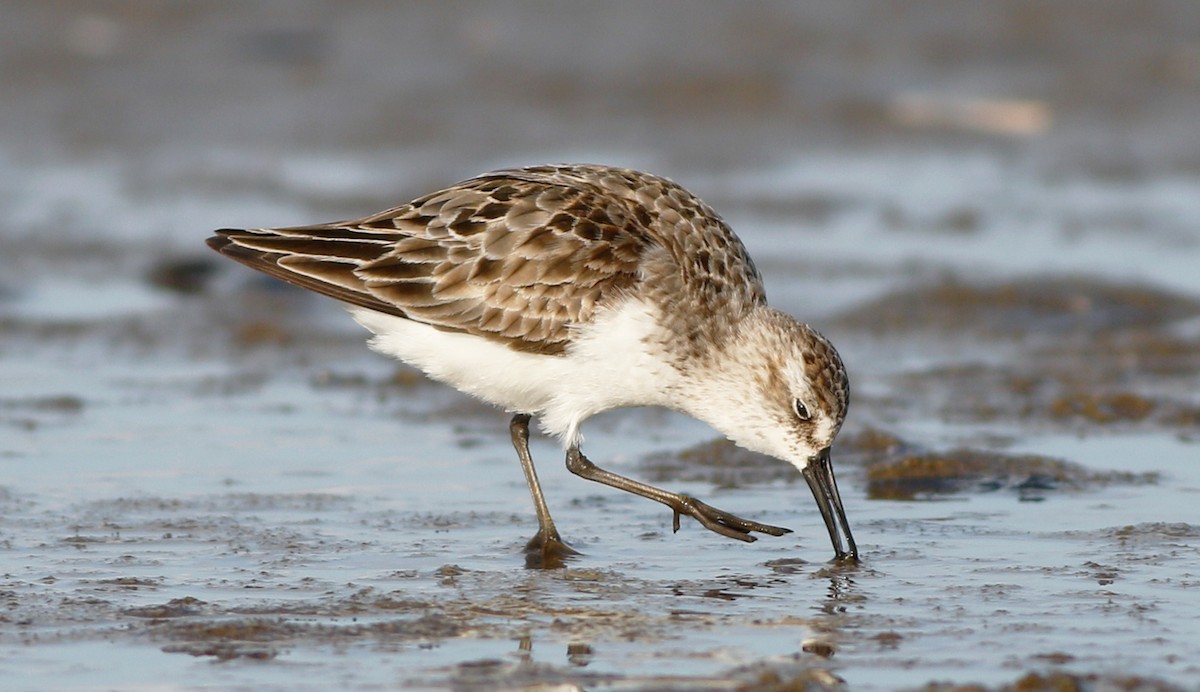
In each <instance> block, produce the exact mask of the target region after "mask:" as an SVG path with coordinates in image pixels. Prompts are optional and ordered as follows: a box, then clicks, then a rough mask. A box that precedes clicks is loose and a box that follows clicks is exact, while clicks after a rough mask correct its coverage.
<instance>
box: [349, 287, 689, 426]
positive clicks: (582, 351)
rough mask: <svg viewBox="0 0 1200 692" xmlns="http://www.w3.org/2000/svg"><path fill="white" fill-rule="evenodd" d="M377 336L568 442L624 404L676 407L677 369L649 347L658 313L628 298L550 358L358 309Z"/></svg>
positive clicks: (379, 346)
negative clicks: (593, 420)
mask: <svg viewBox="0 0 1200 692" xmlns="http://www.w3.org/2000/svg"><path fill="white" fill-rule="evenodd" d="M350 312H351V314H352V315H353V316H354V319H355V320H357V321H358V323H359V324H361V325H363V326H364V327H366V328H367V329H369V330H370V331H371V332H373V333H374V334H375V336H374V337H373V338H372V339H371V341H370V345H371V348H372V349H374V350H376V351H378V352H380V353H384V354H386V355H389V356H392V357H394V358H398V359H400V360H402V361H404V362H405V363H408V364H409V365H412V366H414V367H416V368H419V369H420V370H421V371H422V372H424V373H425V374H426V375H428V376H429V377H432V378H433V379H435V380H438V381H439V382H444V383H446V384H448V385H450V386H452V387H454V388H455V389H458V390H459V391H462V392H466V393H467V394H471V395H473V396H475V397H478V398H480V399H482V400H484V401H487V402H489V403H491V404H494V405H496V406H500V407H502V408H504V409H506V410H508V411H510V412H514V413H516V412H520V413H529V414H532V415H534V416H536V417H538V419H539V422H540V423H541V427H542V428H543V429H544V430H546V432H548V433H550V434H552V435H556V436H558V437H559V438H560V439H562V441H563V444H564V445H571V444H576V443H578V442H579V439H580V438H579V425H580V424H581V423H582V422H583V421H584V420H585V419H587V418H588V417H590V416H592V415H595V414H597V413H600V412H601V411H606V410H608V409H613V408H619V407H621V406H668V407H673V406H672V401H673V397H672V395H673V394H674V390H675V385H676V383H677V377H678V376H677V373H676V371H675V370H674V369H673V368H671V367H670V366H669V365H667V364H666V362H665V361H664V359H663V358H662V357H661V355H659V354H657V353H656V352H654V350H653V349H651V348H648V347H647V345H646V343H645V337H646V336H647V335H648V334H649V333H651V331H652V330H653V328H654V326H655V320H654V313H653V312H652V309H651V308H649V306H647V305H645V304H643V303H640V302H638V301H627V302H625V303H622V304H621V305H620V306H618V307H617V308H616V309H613V310H607V311H604V312H602V313H599V314H598V315H597V318H596V319H595V320H594V321H593V322H591V323H590V324H588V325H585V326H582V327H580V328H579V329H578V330H577V331H575V332H574V333H573V334H572V342H571V345H570V346H569V347H568V349H567V352H566V353H565V354H563V355H559V356H548V355H540V354H533V353H523V352H520V351H514V350H513V349H510V348H508V347H507V346H505V345H504V344H502V343H500V342H497V341H492V340H490V339H486V338H483V337H477V336H472V335H469V334H462V333H456V332H445V331H441V330H438V329H434V328H433V327H431V326H429V325H427V324H422V323H420V322H414V321H412V320H407V319H404V318H402V317H395V316H392V315H385V314H382V313H378V312H374V311H372V310H366V309H364V308H351V309H350Z"/></svg>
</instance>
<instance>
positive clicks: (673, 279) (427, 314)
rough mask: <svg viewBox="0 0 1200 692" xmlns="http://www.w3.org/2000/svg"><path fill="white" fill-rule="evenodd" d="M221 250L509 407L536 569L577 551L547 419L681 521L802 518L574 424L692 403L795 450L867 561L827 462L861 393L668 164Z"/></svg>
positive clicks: (731, 528) (690, 410)
mask: <svg viewBox="0 0 1200 692" xmlns="http://www.w3.org/2000/svg"><path fill="white" fill-rule="evenodd" d="M208 244H209V245H210V246H211V247H212V248H213V249H215V250H217V251H218V252H220V253H221V254H223V255H225V256H227V257H230V258H232V259H235V260H237V261H239V262H241V263H243V264H246V265H248V266H250V267H252V268H254V269H257V270H259V271H262V272H265V273H267V274H269V275H271V276H274V277H276V278H279V279H282V280H284V281H286V282H288V283H291V284H295V285H297V286H302V287H304V288H308V289H311V290H314V291H316V292H318V293H322V294H325V295H327V296H330V297H332V298H335V299H337V300H339V301H341V302H343V303H345V304H346V305H347V307H348V308H349V310H350V312H351V314H352V315H353V317H354V319H355V320H357V321H358V322H359V324H361V325H362V326H364V327H366V328H367V329H368V330H369V331H370V332H372V334H373V336H372V337H371V339H370V346H371V348H373V349H374V350H376V351H378V352H380V353H384V354H387V355H389V356H393V357H395V358H398V359H399V360H401V361H403V362H405V363H408V364H410V365H412V366H415V367H416V368H418V369H420V370H422V371H423V372H424V373H425V374H426V375H427V376H429V377H431V378H433V379H434V380H437V381H440V382H444V383H446V384H449V385H450V386H452V387H455V388H457V389H459V390H460V391H463V392H466V393H468V394H471V395H473V396H475V397H478V398H479V399H482V400H483V401H486V402H489V403H491V404H493V405H495V406H498V407H501V408H503V409H505V410H506V411H508V412H509V413H511V414H512V419H511V422H510V424H509V431H510V434H511V436H512V443H513V446H514V447H515V449H516V452H517V456H518V458H519V459H520V461H521V467H522V469H523V470H524V473H525V480H526V482H527V483H528V485H529V491H530V494H531V495H532V497H533V504H534V508H535V510H536V513H537V519H538V531H537V534H536V535H535V536H534V537H533V539H532V540H530V541H529V543H528V544H527V546H526V556H527V563H528V564H529V565H530V566H535V567H536V566H560V565H561V564H562V563H563V558H564V557H566V556H571V555H575V554H577V553H576V551H574V550H573V549H572V548H570V547H569V546H568V545H567V544H566V543H565V542H564V541H563V540H562V538H561V537H560V535H559V533H558V530H557V529H556V527H555V525H554V521H553V520H552V519H551V517H550V510H549V509H548V507H547V505H546V500H545V498H544V497H543V495H542V489H541V485H540V484H539V482H538V477H537V472H536V470H535V469H534V465H533V458H532V456H531V455H530V453H529V422H530V419H531V417H533V416H537V417H538V418H539V420H540V422H541V426H542V428H543V429H544V430H545V431H546V432H547V433H549V434H551V435H554V436H556V437H557V438H559V440H561V442H562V444H563V447H564V449H565V451H566V464H567V468H568V469H570V471H571V472H573V473H575V474H576V475H579V476H582V477H583V478H586V479H588V480H592V481H597V482H599V483H603V484H605V485H610V486H612V487H614V488H619V489H621V490H625V491H628V492H631V493H634V494H636V495H640V496H642V497H645V498H649V499H651V500H655V501H657V502H661V503H662V504H664V505H666V506H668V507H670V508H671V510H672V511H673V512H674V517H673V521H672V526H673V529H674V530H675V531H678V530H679V518H680V516H681V515H688V516H690V517H692V518H694V519H696V520H697V521H698V522H700V524H701V525H703V526H704V527H705V528H707V529H710V530H712V531H714V532H716V533H719V534H721V535H722V536H728V537H730V538H736V539H739V540H743V541H747V542H751V541H754V540H755V537H754V536H752V535H751V534H752V533H763V534H769V535H772V536H781V535H783V534H785V533H789V532H790V529H785V528H781V527H777V526H770V525H767V524H761V523H759V522H756V521H750V520H747V519H743V518H741V517H738V516H735V515H733V514H730V513H729V512H725V511H722V510H719V509H717V508H715V507H712V506H710V505H707V504H705V503H703V502H701V501H700V500H698V499H696V498H694V497H691V496H689V495H682V494H679V493H673V492H668V491H666V490H661V489H659V488H656V487H654V486H652V485H648V484H646V483H642V482H639V481H636V480H633V479H631V478H627V477H625V476H620V475H618V474H615V473H613V472H611V471H606V470H605V469H603V468H600V467H599V466H597V465H595V464H594V463H592V462H591V460H589V459H588V458H587V457H586V456H584V454H583V452H582V451H581V449H580V443H581V442H582V439H583V438H582V436H581V435H580V426H581V425H582V423H583V422H584V421H585V420H586V419H587V418H588V417H590V416H592V415H595V414H597V413H600V412H602V411H607V410H609V409H614V408H619V407H624V406H662V407H666V408H669V409H674V410H676V411H681V412H683V413H686V414H688V415H691V416H694V417H695V418H698V419H700V420H702V421H704V422H706V423H708V424H709V425H711V426H712V427H713V428H715V429H716V430H718V431H720V432H722V433H724V434H725V435H726V436H727V437H729V439H731V440H732V441H733V442H734V443H736V444H738V445H740V446H742V447H745V448H747V449H750V450H753V451H756V452H761V453H764V454H768V455H771V456H773V457H776V458H778V459H782V460H784V461H787V462H790V463H792V464H793V465H794V466H795V467H796V468H797V469H799V471H800V473H801V474H802V475H803V477H804V479H805V481H806V482H807V483H808V486H809V488H810V489H811V490H812V493H813V496H814V497H815V498H816V501H817V506H818V508H819V509H820V512H821V516H822V518H823V519H824V521H825V526H826V528H827V529H828V531H829V537H830V540H831V541H832V542H833V548H834V553H835V559H837V560H851V561H856V560H857V559H858V549H857V547H856V546H855V543H854V537H853V536H852V535H851V533H850V526H849V524H848V522H847V520H846V514H845V511H844V509H843V506H842V500H841V497H840V495H839V493H838V488H837V483H836V481H835V479H834V474H833V466H832V463H831V461H830V446H831V445H832V443H833V440H834V437H835V436H836V435H837V433H838V431H839V430H840V429H841V426H842V421H843V420H844V419H845V416H846V407H847V404H848V403H849V383H848V380H847V377H846V371H845V368H844V366H843V365H842V361H841V358H840V357H839V356H838V353H837V351H836V350H834V348H833V345H832V344H830V343H829V341H828V340H827V339H825V338H824V337H823V336H821V335H820V334H819V333H817V332H816V331H815V330H814V329H812V328H811V327H809V326H808V325H806V324H802V323H800V322H798V321H797V320H795V319H794V318H792V317H790V316H788V315H786V314H784V313H782V312H779V311H778V310H775V309H774V308H771V307H769V306H768V305H767V300H766V293H765V291H764V289H763V282H762V278H761V277H760V276H759V273H758V270H757V269H756V268H755V266H754V263H753V261H752V260H751V259H750V256H749V254H748V253H747V252H746V248H745V247H744V246H743V245H742V242H741V240H739V239H738V237H737V236H736V235H735V234H734V233H733V231H732V230H731V229H730V228H729V226H728V225H727V224H726V223H725V222H724V221H723V220H722V219H721V217H719V216H718V215H717V213H716V212H715V211H713V210H712V209H711V208H710V207H709V206H708V205H706V204H705V203H703V202H702V201H700V200H699V199H698V198H697V197H695V196H694V195H692V194H691V193H690V192H688V191H687V190H685V189H683V188H682V187H680V186H679V185H677V184H675V183H673V182H671V181H669V180H667V179H665V178H660V177H657V176H654V175H650V174H646V173H641V172H638V171H633V170H628V169H623V168H611V167H605V166H595V165H547V166H533V167H528V168H518V169H509V170H500V171H495V172H492V173H486V174H484V175H480V176H478V177H475V178H471V179H470V180H465V181H463V182H460V183H458V184H456V185H452V186H450V187H448V188H446V189H444V190H439V191H437V192H433V193H430V194H428V195H425V196H423V197H419V198H417V199H416V200H413V201H412V202H409V203H408V204H403V205H401V206H398V207H395V208H392V209H388V210H387V211H383V212H380V213H378V214H374V215H371V216H366V217H363V218H360V219H355V220H352V221H340V222H336V223H327V224H320V225H313V226H300V227H294V228H252V229H223V230H218V231H216V235H214V236H213V237H211V238H209V239H208ZM839 531H840V533H839ZM843 537H844V539H845V541H844V542H843Z"/></svg>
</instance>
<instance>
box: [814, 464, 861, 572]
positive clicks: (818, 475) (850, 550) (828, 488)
mask: <svg viewBox="0 0 1200 692" xmlns="http://www.w3.org/2000/svg"><path fill="white" fill-rule="evenodd" d="M800 473H802V474H803V475H804V480H805V481H807V482H808V487H809V488H810V489H812V494H813V497H814V498H816V500H817V508H818V509H820V510H821V518H822V519H824V520H825V528H827V529H829V540H831V541H833V551H834V553H835V557H834V559H836V560H845V559H850V560H853V561H855V562H858V546H856V545H854V536H852V535H851V534H850V524H849V522H847V521H846V510H845V509H843V508H842V496H841V495H839V494H838V487H837V481H836V480H835V479H834V477H833V462H832V461H831V460H830V458H829V448H828V447H826V448H825V449H822V450H821V452H820V453H819V454H817V455H816V456H815V457H812V458H811V459H809V460H808V465H807V466H805V467H804V470H803V471H801V472H800ZM835 516H836V517H837V519H836V523H835V520H834V517H835ZM839 527H840V528H841V534H840V535H839V534H838V528H839ZM842 536H845V537H846V543H847V544H848V547H847V548H846V549H843V548H842Z"/></svg>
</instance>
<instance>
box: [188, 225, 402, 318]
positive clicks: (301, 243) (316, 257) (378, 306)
mask: <svg viewBox="0 0 1200 692" xmlns="http://www.w3.org/2000/svg"><path fill="white" fill-rule="evenodd" d="M215 233H216V235H214V236H212V237H210V238H208V240H207V241H206V242H207V243H208V246H209V247H211V248H212V249H213V250H216V251H217V252H219V253H221V254H222V255H225V256H226V257H228V258H230V259H233V260H236V261H238V262H241V263H242V264H244V265H246V266H248V267H250V268H251V269H256V270H258V271H260V272H263V273H264V274H268V275H270V276H273V277H275V278H276V279H279V280H281V281H285V282H287V283H290V284H293V285H295V286H300V287H301V288H307V289H309V290H311V291H316V292H317V293H320V294H322V295H326V296H329V297H330V298H334V299H336V300H340V301H342V302H343V303H348V304H350V305H357V306H358V307H362V308H367V309H368V310H376V311H378V312H382V313H386V314H389V315H395V316H397V317H408V315H406V314H405V313H404V311H403V310H401V309H400V308H399V307H397V306H395V305H393V304H391V303H386V302H384V301H382V300H380V299H379V298H377V297H375V296H373V295H371V293H370V292H368V291H367V287H366V284H364V283H363V281H362V280H361V279H359V278H358V277H357V276H356V275H355V274H354V269H355V268H356V267H357V266H358V263H359V262H361V261H363V260H364V259H367V257H364V251H365V250H366V248H363V247H360V246H359V245H358V244H354V247H353V248H350V247H335V246H334V245H333V244H332V243H334V242H336V241H325V240H320V239H304V238H296V237H294V236H291V235H286V236H285V235H282V234H277V233H274V232H272V231H271V230H268V229H239V228H223V229H221V230H218V231H215ZM322 244H324V247H321V245H322ZM338 245H339V246H340V245H348V244H347V243H338ZM321 250H324V252H321ZM335 250H343V251H345V250H349V251H350V252H348V253H347V254H337V253H336V252H333V251H335ZM376 254H378V253H376Z"/></svg>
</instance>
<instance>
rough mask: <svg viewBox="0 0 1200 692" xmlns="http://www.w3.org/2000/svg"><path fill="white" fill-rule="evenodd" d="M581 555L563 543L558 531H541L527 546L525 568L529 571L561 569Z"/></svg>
mask: <svg viewBox="0 0 1200 692" xmlns="http://www.w3.org/2000/svg"><path fill="white" fill-rule="evenodd" d="M578 555H580V552H579V551H578V550H575V549H574V548H572V547H571V546H569V545H567V544H566V543H564V542H563V539H561V538H559V536H558V531H554V530H550V531H546V530H543V529H539V530H538V532H537V535H535V536H534V537H533V538H531V539H529V542H528V543H526V544H525V567H527V568H528V569H561V568H563V567H565V566H566V562H567V560H570V559H573V558H575V557H576V556H578Z"/></svg>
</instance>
